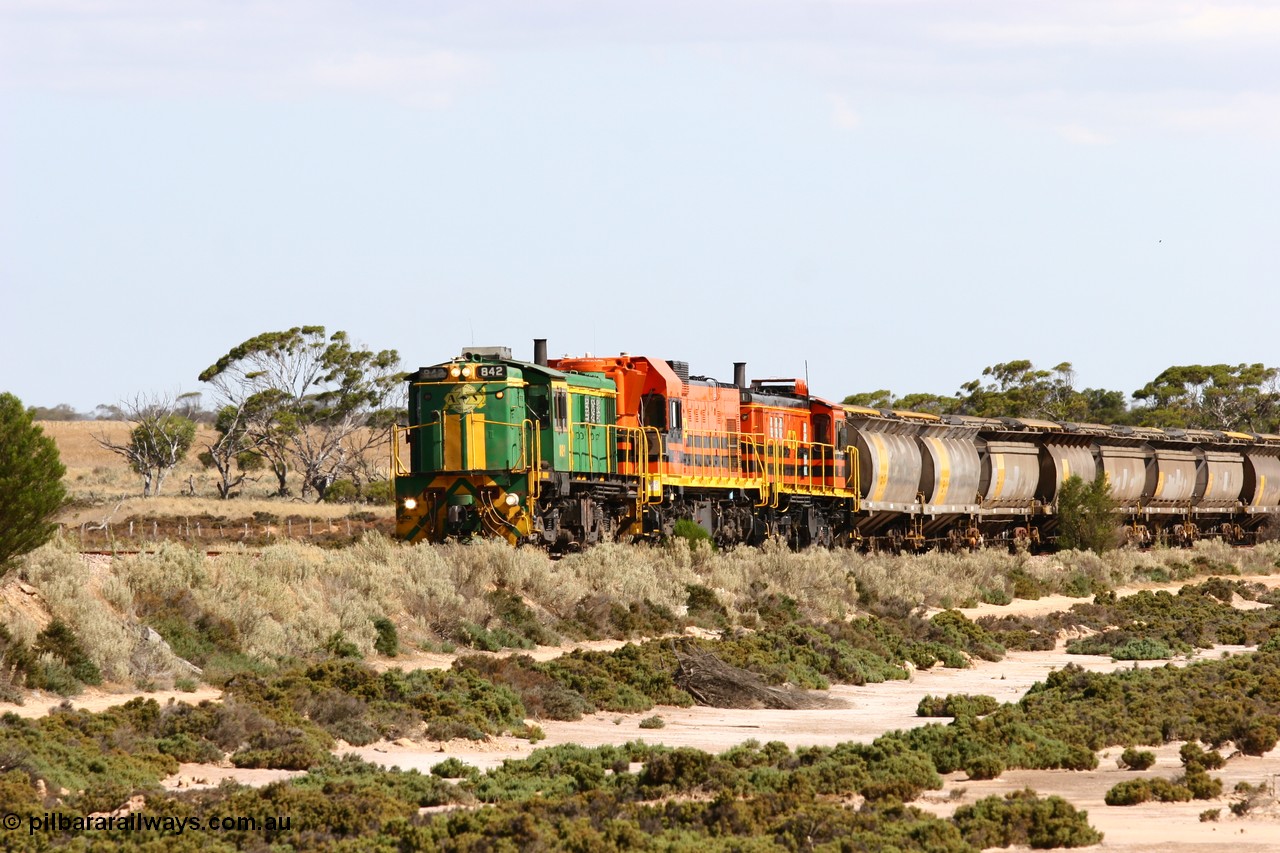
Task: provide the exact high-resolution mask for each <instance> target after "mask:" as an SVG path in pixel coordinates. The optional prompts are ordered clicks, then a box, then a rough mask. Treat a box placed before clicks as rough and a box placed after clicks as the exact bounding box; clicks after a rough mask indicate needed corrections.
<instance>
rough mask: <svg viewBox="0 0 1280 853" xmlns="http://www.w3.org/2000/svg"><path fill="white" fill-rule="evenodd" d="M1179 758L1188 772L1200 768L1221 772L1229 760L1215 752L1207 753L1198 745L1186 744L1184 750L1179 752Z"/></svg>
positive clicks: (1183, 746)
mask: <svg viewBox="0 0 1280 853" xmlns="http://www.w3.org/2000/svg"><path fill="white" fill-rule="evenodd" d="M1178 757H1179V758H1181V759H1182V766H1183V767H1186V768H1187V770H1191V769H1193V768H1197V767H1198V768H1200V769H1201V770H1220V769H1221V768H1222V767H1223V765H1225V764H1226V763H1227V760H1226V759H1225V758H1223V757H1222V755H1221V754H1220V753H1218V752H1216V751H1214V750H1209V751H1205V750H1203V749H1201V748H1200V744H1198V743H1190V742H1188V743H1184V744H1183V745H1182V748H1181V749H1179V750H1178Z"/></svg>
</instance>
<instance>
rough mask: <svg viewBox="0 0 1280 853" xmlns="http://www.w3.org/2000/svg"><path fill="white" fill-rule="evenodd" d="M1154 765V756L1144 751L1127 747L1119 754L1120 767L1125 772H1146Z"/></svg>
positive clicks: (1152, 753) (1148, 751)
mask: <svg viewBox="0 0 1280 853" xmlns="http://www.w3.org/2000/svg"><path fill="white" fill-rule="evenodd" d="M1155 763H1156V754H1155V753H1154V752H1151V751H1150V750H1146V749H1141V750H1140V749H1134V748H1133V747H1129V748H1128V749H1126V750H1125V751H1124V752H1122V753H1120V766H1121V767H1124V768H1125V769H1127V770H1147V769H1148V768H1150V767H1151V766H1152V765H1154V764H1155Z"/></svg>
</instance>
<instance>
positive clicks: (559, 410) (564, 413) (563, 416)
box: [551, 388, 569, 432]
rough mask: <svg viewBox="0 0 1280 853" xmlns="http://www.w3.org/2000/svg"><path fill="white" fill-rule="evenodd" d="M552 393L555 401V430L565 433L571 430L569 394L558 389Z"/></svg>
mask: <svg viewBox="0 0 1280 853" xmlns="http://www.w3.org/2000/svg"><path fill="white" fill-rule="evenodd" d="M551 393H552V396H553V398H554V401H555V428H556V430H557V431H558V432H564V431H565V430H567V429H568V428H569V392H568V391H566V390H565V389H563V388H556V389H555V390H554V391H552V392H551Z"/></svg>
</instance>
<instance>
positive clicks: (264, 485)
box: [40, 421, 392, 528]
mask: <svg viewBox="0 0 1280 853" xmlns="http://www.w3.org/2000/svg"><path fill="white" fill-rule="evenodd" d="M40 426H41V428H43V429H44V431H45V434H46V435H49V436H50V437H52V438H53V440H54V441H55V442H56V443H57V445H58V452H59V454H60V455H61V457H62V464H63V465H65V466H66V468H67V473H66V476H65V477H64V478H63V482H64V483H65V484H66V487H67V492H68V494H69V495H70V496H71V498H72V503H71V504H70V505H69V506H68V507H67V508H66V509H65V510H64V511H63V512H62V513H61V514H60V515H59V516H58V519H57V520H58V521H59V522H61V523H62V524H64V525H65V526H67V527H68V528H71V527H80V526H81V525H84V524H102V523H104V522H108V521H110V522H113V523H114V522H117V521H122V520H125V519H129V518H143V517H152V516H159V517H162V518H164V517H170V518H181V517H184V516H189V517H195V516H208V517H213V518H219V517H220V518H224V519H243V518H249V517H252V516H254V515H255V514H263V515H271V516H278V517H282V518H283V517H285V516H288V515H302V516H305V517H307V518H316V519H339V518H342V517H343V516H346V515H347V514H348V512H349V511H350V507H348V506H343V505H329V504H316V503H315V502H314V501H310V500H308V501H302V500H300V499H297V498H293V499H287V498H277V497H274V496H273V494H274V492H275V488H276V480H275V477H274V476H272V475H271V474H270V473H269V472H266V471H259V472H255V474H254V475H253V477H254V479H253V480H252V481H248V480H247V481H245V483H244V484H242V485H241V487H240V488H239V491H240V493H241V494H240V496H239V497H237V498H235V499H234V500H230V501H224V500H220V499H219V498H218V491H217V486H216V484H217V474H216V472H214V471H212V470H206V469H205V468H204V466H203V465H201V464H200V461H199V459H198V456H199V454H200V452H201V451H203V450H204V447H205V445H206V443H207V442H209V441H212V440H213V439H214V438H215V437H216V433H214V432H213V431H212V430H210V429H209V428H207V427H200V428H199V429H198V431H197V432H196V440H195V442H194V443H193V445H192V448H191V450H190V451H188V453H187V455H186V458H185V459H183V461H182V462H181V463H180V464H179V465H178V466H177V468H175V469H174V470H173V471H171V472H170V473H169V475H168V476H167V477H166V479H165V482H164V487H163V490H162V492H161V494H160V495H157V496H155V497H150V498H143V497H142V482H141V479H140V478H139V477H138V476H137V475H136V474H135V473H134V472H133V471H132V470H131V469H130V468H129V466H128V464H127V463H126V462H125V461H124V459H123V458H122V457H120V456H119V455H117V454H115V453H112V452H111V451H110V450H107V449H106V448H104V447H102V445H101V444H99V443H98V441H97V437H99V436H101V437H105V438H106V439H108V440H109V441H113V442H116V443H118V444H124V443H127V442H128V440H129V430H130V425H129V424H128V423H126V422H124V421H41V422H40ZM369 456H370V461H371V462H372V463H373V464H374V465H375V466H376V467H377V468H378V469H379V470H381V471H383V472H385V471H386V470H387V466H388V463H389V460H388V457H389V451H388V450H387V449H386V447H385V445H384V446H383V447H381V448H375V449H374V450H372V451H370V454H369ZM290 488H291V489H292V490H293V492H294V494H295V495H296V494H300V493H301V491H302V483H301V481H300V479H299V478H298V477H297V476H296V475H291V477H290ZM361 510H362V511H365V510H368V511H373V512H375V513H377V514H378V515H379V516H381V517H384V518H389V517H390V516H391V514H392V510H391V508H390V507H377V508H373V507H363V506H362V507H361Z"/></svg>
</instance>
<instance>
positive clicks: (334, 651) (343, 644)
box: [322, 631, 363, 658]
mask: <svg viewBox="0 0 1280 853" xmlns="http://www.w3.org/2000/svg"><path fill="white" fill-rule="evenodd" d="M322 648H323V650H324V651H326V652H328V653H329V654H331V655H333V656H334V657H336V658H360V657H363V655H361V654H360V647H359V646H357V645H356V644H355V643H353V642H351V641H350V640H348V639H347V638H346V637H345V636H344V635H343V633H342V632H341V631H337V632H335V633H333V634H330V635H329V639H327V640H325V641H324V646H323V647H322Z"/></svg>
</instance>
